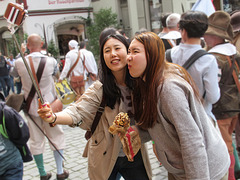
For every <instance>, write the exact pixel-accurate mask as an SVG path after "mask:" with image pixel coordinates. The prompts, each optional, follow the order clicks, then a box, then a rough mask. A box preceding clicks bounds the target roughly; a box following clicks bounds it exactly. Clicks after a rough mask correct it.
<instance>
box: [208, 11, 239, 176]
mask: <svg viewBox="0 0 240 180" xmlns="http://www.w3.org/2000/svg"><path fill="white" fill-rule="evenodd" d="M230 21H231V19H230V15H229V14H228V13H226V12H224V11H216V12H214V13H213V14H212V15H211V16H210V17H209V19H208V29H207V31H206V33H205V35H204V39H205V41H206V45H207V50H208V52H209V53H211V54H213V55H214V56H215V57H216V59H217V62H218V66H219V69H220V72H221V73H220V74H219V78H220V80H219V87H220V92H221V96H220V99H219V100H218V102H217V103H215V104H214V105H213V110H212V111H213V114H214V115H215V117H216V119H217V123H218V126H219V129H220V131H221V134H222V137H223V139H224V141H225V143H226V145H227V147H228V152H229V155H230V159H231V165H230V167H229V179H235V177H234V165H235V159H234V154H233V152H234V148H233V146H232V133H233V131H234V129H235V126H236V122H237V120H238V112H236V111H233V110H235V109H239V92H238V88H237V85H236V82H235V81H234V77H233V76H232V74H233V72H234V73H236V74H237V75H238V74H239V71H238V70H237V68H236V66H237V63H233V60H234V59H235V61H237V62H238V61H239V56H236V54H237V50H236V47H235V46H234V45H233V44H232V43H231V41H232V40H233V30H232V25H231V23H230ZM230 64H234V66H233V67H234V68H233V70H232V69H231V65H230Z"/></svg>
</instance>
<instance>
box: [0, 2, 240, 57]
mask: <svg viewBox="0 0 240 180" xmlns="http://www.w3.org/2000/svg"><path fill="white" fill-rule="evenodd" d="M9 2H17V3H24V7H25V8H26V9H27V10H28V17H27V18H26V19H25V22H24V23H23V25H22V26H21V27H20V28H19V30H18V31H17V34H18V37H19V40H20V42H23V37H24V34H27V35H29V34H32V33H38V34H39V35H40V36H42V37H43V38H44V37H45V39H46V41H47V42H50V41H53V42H54V43H55V44H56V46H57V48H58V49H59V51H60V55H63V56H64V55H65V54H66V53H67V51H68V46H67V43H68V41H69V40H70V39H76V40H77V41H79V42H80V41H81V40H84V39H86V38H87V37H86V24H85V19H86V18H87V17H91V18H93V12H98V11H99V10H100V9H102V8H111V9H112V11H113V12H114V13H116V14H117V15H118V16H117V18H118V22H119V25H120V27H121V28H122V29H124V30H125V32H126V34H127V36H129V37H133V36H134V34H135V32H136V31H139V30H140V29H142V28H144V29H147V30H149V31H153V32H155V33H159V32H160V31H161V23H160V16H161V14H162V13H164V12H176V13H180V14H181V13H183V12H185V11H187V10H190V9H191V8H192V6H193V5H194V3H195V2H196V0H41V1H39V0H16V1H14V0H0V7H1V10H0V52H2V54H4V55H9V53H10V52H11V48H12V46H13V41H12V39H11V34H10V33H9V31H8V27H7V26H8V23H7V21H6V20H5V19H4V18H3V15H4V12H5V11H4V10H5V9H6V7H7V4H8V3H9ZM213 3H214V5H215V8H216V10H225V11H227V12H231V11H233V10H236V9H240V2H239V0H213ZM44 30H45V31H44ZM44 32H45V36H44Z"/></svg>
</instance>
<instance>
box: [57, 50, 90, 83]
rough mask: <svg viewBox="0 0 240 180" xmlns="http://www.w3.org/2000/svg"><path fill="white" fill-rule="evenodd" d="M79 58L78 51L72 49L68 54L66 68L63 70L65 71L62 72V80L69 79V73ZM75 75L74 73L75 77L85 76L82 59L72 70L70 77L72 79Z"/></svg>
mask: <svg viewBox="0 0 240 180" xmlns="http://www.w3.org/2000/svg"><path fill="white" fill-rule="evenodd" d="M77 57H78V49H72V50H70V51H69V52H68V53H67V54H66V59H65V65H64V68H63V70H62V72H61V75H60V77H59V79H60V80H63V79H64V78H66V77H67V74H68V71H69V70H70V69H71V67H72V66H73V65H74V63H75V62H76V60H77ZM81 57H82V56H81ZM73 73H74V75H75V76H79V75H83V74H84V72H83V62H82V58H80V59H79V61H78V63H77V65H76V66H75V68H74V69H73V70H72V72H71V74H70V75H69V77H71V76H72V74H73ZM84 79H86V76H84Z"/></svg>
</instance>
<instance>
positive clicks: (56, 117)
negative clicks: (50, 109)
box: [51, 113, 57, 124]
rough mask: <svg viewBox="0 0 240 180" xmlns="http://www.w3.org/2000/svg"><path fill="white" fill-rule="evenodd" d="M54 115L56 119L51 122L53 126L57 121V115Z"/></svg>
mask: <svg viewBox="0 0 240 180" xmlns="http://www.w3.org/2000/svg"><path fill="white" fill-rule="evenodd" d="M53 114H54V116H55V118H54V120H53V122H51V124H54V123H55V122H56V120H57V115H56V114H55V113H53Z"/></svg>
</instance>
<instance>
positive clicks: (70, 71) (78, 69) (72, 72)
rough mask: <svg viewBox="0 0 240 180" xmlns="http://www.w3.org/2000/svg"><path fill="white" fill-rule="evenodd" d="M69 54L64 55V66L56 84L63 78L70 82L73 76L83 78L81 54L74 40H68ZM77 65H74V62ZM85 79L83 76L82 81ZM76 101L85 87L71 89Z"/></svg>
mask: <svg viewBox="0 0 240 180" xmlns="http://www.w3.org/2000/svg"><path fill="white" fill-rule="evenodd" d="M68 48H69V52H68V53H67V54H66V58H65V65H64V68H63V70H62V72H61V75H60V77H59V80H58V82H61V81H62V80H63V79H65V78H69V79H70V82H71V79H72V77H73V76H84V66H83V62H82V61H83V54H82V53H80V51H79V50H78V42H77V41H76V40H70V41H69V43H68ZM76 61H78V62H77V64H76V65H75V62H76ZM85 79H87V78H86V77H85V76H84V80H85ZM72 88H73V89H74V91H75V93H76V94H77V98H76V99H78V98H79V97H80V96H81V95H82V94H83V93H84V91H85V86H84V85H83V86H81V87H73V86H72Z"/></svg>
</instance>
